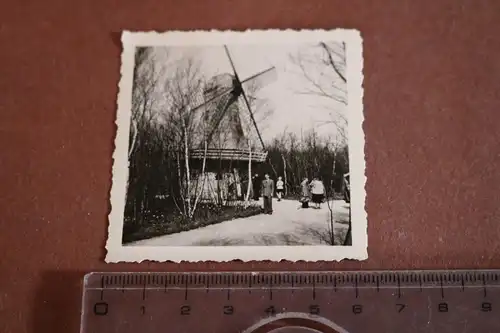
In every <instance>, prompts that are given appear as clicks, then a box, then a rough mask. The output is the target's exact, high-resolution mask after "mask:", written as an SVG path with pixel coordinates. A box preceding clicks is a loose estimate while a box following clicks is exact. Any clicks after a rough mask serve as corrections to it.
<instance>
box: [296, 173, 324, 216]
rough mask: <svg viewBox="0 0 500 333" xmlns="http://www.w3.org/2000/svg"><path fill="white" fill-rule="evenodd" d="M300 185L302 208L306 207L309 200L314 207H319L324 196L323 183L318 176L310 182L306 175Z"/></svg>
mask: <svg viewBox="0 0 500 333" xmlns="http://www.w3.org/2000/svg"><path fill="white" fill-rule="evenodd" d="M300 187H301V198H300V202H301V203H302V208H308V207H309V202H311V201H312V202H313V203H314V204H315V205H316V208H318V209H319V208H321V204H322V203H323V201H324V200H325V197H326V188H325V184H323V182H322V181H321V180H320V179H319V178H318V177H314V178H313V180H312V181H311V182H309V179H308V178H307V177H304V179H303V180H302V183H300Z"/></svg>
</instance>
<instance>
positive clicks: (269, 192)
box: [262, 173, 274, 215]
mask: <svg viewBox="0 0 500 333" xmlns="http://www.w3.org/2000/svg"><path fill="white" fill-rule="evenodd" d="M264 177H265V178H264V180H263V181H262V197H263V198H264V214H269V215H271V214H272V213H273V194H274V180H272V179H271V178H269V175H268V174H267V173H266V174H265V176H264Z"/></svg>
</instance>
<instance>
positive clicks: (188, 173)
mask: <svg viewBox="0 0 500 333" xmlns="http://www.w3.org/2000/svg"><path fill="white" fill-rule="evenodd" d="M182 131H183V135H184V160H185V168H186V186H187V189H186V201H187V212H186V215H187V216H188V217H191V171H190V170H189V147H188V136H187V128H186V122H185V121H184V119H182Z"/></svg>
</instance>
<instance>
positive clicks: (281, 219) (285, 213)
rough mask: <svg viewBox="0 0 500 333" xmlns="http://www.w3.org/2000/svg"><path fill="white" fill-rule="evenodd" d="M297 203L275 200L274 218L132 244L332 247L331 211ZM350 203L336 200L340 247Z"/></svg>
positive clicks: (259, 217)
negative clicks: (326, 245) (303, 207)
mask: <svg viewBox="0 0 500 333" xmlns="http://www.w3.org/2000/svg"><path fill="white" fill-rule="evenodd" d="M299 206H300V204H299V203H298V202H297V201H292V200H283V201H281V202H277V201H276V200H274V201H273V209H274V212H273V214H272V215H265V214H260V215H256V216H251V217H247V218H239V219H234V220H231V221H226V222H222V223H219V224H214V225H210V226H207V227H203V228H199V229H195V230H190V231H185V232H181V233H178V234H172V235H166V236H160V237H155V238H151V239H147V240H142V241H138V242H134V243H131V244H129V245H132V246H133V245H136V246H137V245H145V246H183V245H195V246H200V245H208V246H210V245H319V244H331V233H330V232H329V230H330V210H329V209H328V206H327V204H326V203H324V204H322V205H321V209H315V208H308V209H301V208H300V207H299ZM348 207H349V206H348V204H346V203H345V202H344V201H342V200H336V201H333V214H334V220H335V223H334V230H335V232H334V235H335V236H334V237H335V241H336V244H339V242H341V241H342V240H343V237H344V236H345V233H346V231H347V227H348V225H347V223H348V216H349V212H348Z"/></svg>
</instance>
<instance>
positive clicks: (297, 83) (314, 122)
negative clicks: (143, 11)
mask: <svg viewBox="0 0 500 333" xmlns="http://www.w3.org/2000/svg"><path fill="white" fill-rule="evenodd" d="M228 48H229V52H230V53H231V57H232V59H233V62H234V65H235V67H236V70H237V72H238V74H239V76H240V79H241V80H244V79H245V78H247V77H250V76H252V75H254V74H256V73H258V72H261V71H263V70H265V69H267V68H270V67H272V66H275V67H276V73H277V79H276V80H274V82H271V83H269V84H268V85H266V86H264V87H263V88H262V89H260V90H259V92H258V93H257V97H258V98H265V99H266V100H267V101H268V107H270V108H272V109H273V114H272V115H271V116H270V117H269V118H267V120H266V121H265V122H266V123H265V124H263V125H261V126H259V130H260V131H261V134H262V136H263V139H264V140H265V141H268V140H270V139H272V138H273V137H275V136H276V135H279V134H281V133H283V131H284V130H285V129H286V130H288V131H293V132H295V133H297V134H298V133H300V131H301V129H302V130H303V131H307V130H308V129H311V128H312V127H316V128H317V129H318V131H319V132H320V133H321V134H324V135H328V134H331V135H335V127H334V126H333V125H327V126H320V127H318V125H319V123H320V122H321V121H324V120H328V119H329V117H330V116H329V114H328V110H327V109H328V108H330V109H335V110H338V111H340V112H343V111H344V110H343V106H342V105H341V104H340V103H337V102H334V101H331V100H328V99H325V98H321V97H318V96H312V95H304V94H299V93H298V92H300V91H304V90H307V89H309V88H310V85H309V84H308V82H307V80H305V79H304V77H303V75H302V74H301V72H300V69H299V68H298V67H297V66H296V65H295V64H294V63H293V62H292V61H291V59H290V55H296V54H297V53H298V52H300V51H302V52H317V53H318V57H319V56H320V54H319V52H320V51H319V49H318V48H312V47H311V45H306V44H299V45H297V44H282V45H232V46H231V45H229V46H228ZM167 52H168V56H167ZM188 57H191V58H194V59H195V60H196V61H199V64H200V70H201V73H202V74H203V75H204V76H205V77H206V78H207V79H209V78H210V77H212V76H214V75H217V74H222V73H232V69H231V65H230V63H229V60H228V57H227V55H226V53H225V51H224V48H223V46H222V45H216V46H212V47H172V48H168V49H166V48H156V49H155V58H156V59H157V60H158V61H159V62H161V63H164V64H165V63H168V64H174V65H175V64H182V63H183V61H182V59H186V58H188Z"/></svg>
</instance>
